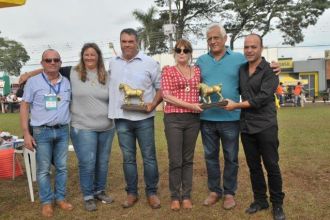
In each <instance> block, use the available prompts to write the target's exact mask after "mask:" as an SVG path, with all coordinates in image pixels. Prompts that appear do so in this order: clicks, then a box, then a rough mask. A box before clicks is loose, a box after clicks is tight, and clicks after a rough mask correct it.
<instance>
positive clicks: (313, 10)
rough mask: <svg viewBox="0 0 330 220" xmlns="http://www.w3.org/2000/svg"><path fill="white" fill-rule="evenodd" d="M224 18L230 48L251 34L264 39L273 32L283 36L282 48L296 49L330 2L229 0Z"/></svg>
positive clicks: (319, 0) (318, 0)
mask: <svg viewBox="0 0 330 220" xmlns="http://www.w3.org/2000/svg"><path fill="white" fill-rule="evenodd" d="M222 7H223V12H222V13H221V18H223V20H225V21H224V22H223V24H224V27H225V29H226V31H227V32H228V33H230V36H231V38H230V47H231V48H232V49H233V48H234V42H235V40H237V39H238V38H241V37H243V36H245V35H246V34H248V33H252V32H253V33H258V34H260V35H261V36H262V37H263V36H265V35H266V34H268V33H270V32H271V31H273V30H279V31H280V32H282V34H283V35H282V37H283V38H284V42H283V44H289V45H292V46H294V45H295V44H296V43H300V42H302V41H303V40H304V35H303V33H302V30H303V29H305V28H307V27H308V26H309V25H315V24H316V22H317V19H318V17H319V16H320V15H322V14H323V12H324V11H325V9H327V8H329V3H328V1H327V0H299V1H293V0H229V1H226V3H225V4H224V5H223V6H222Z"/></svg>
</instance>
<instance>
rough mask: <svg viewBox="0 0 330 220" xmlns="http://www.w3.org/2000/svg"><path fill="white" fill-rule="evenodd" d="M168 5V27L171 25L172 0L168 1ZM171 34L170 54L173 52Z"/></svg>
mask: <svg viewBox="0 0 330 220" xmlns="http://www.w3.org/2000/svg"><path fill="white" fill-rule="evenodd" d="M168 5H169V9H170V10H169V12H168V13H169V18H170V25H172V0H168ZM172 35H173V34H172V33H170V35H169V37H170V52H171V53H172V51H173V41H172Z"/></svg>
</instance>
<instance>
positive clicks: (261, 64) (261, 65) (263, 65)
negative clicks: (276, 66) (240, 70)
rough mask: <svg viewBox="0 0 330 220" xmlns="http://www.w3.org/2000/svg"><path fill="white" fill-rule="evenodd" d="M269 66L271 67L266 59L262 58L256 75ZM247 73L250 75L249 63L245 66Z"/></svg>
mask: <svg viewBox="0 0 330 220" xmlns="http://www.w3.org/2000/svg"><path fill="white" fill-rule="evenodd" d="M267 65H269V64H268V62H267V61H266V60H265V58H264V57H261V62H260V63H259V64H258V66H257V68H256V71H255V72H254V74H256V73H258V72H260V71H261V70H263V69H264V68H265V67H267ZM245 72H246V74H248V75H249V62H246V64H245ZM254 74H253V75H254Z"/></svg>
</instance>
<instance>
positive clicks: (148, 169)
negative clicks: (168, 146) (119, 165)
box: [115, 117, 159, 196]
mask: <svg viewBox="0 0 330 220" xmlns="http://www.w3.org/2000/svg"><path fill="white" fill-rule="evenodd" d="M115 124H116V130H117V134H118V140H119V145H120V148H121V151H122V154H123V160H124V163H123V169H124V174H125V180H126V192H127V194H132V195H138V172H137V165H136V140H137V141H138V144H139V146H140V150H141V154H142V158H143V168H144V182H145V184H146V188H145V191H146V194H147V196H151V195H154V194H156V193H157V184H158V180H159V174H158V165H157V159H156V149H155V135H154V117H151V118H147V119H144V120H140V121H130V120H126V119H116V120H115Z"/></svg>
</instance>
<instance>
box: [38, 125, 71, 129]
mask: <svg viewBox="0 0 330 220" xmlns="http://www.w3.org/2000/svg"><path fill="white" fill-rule="evenodd" d="M65 126H67V124H65V125H61V124H57V125H52V126H49V125H41V126H40V127H45V128H53V129H59V128H62V127H65Z"/></svg>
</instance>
